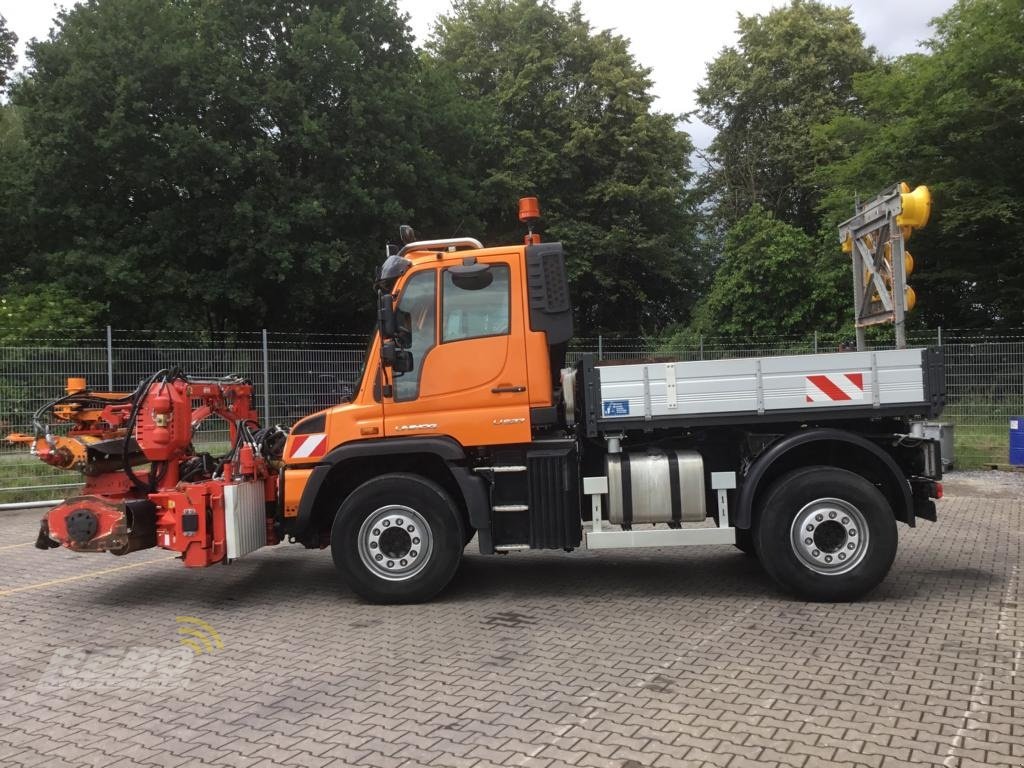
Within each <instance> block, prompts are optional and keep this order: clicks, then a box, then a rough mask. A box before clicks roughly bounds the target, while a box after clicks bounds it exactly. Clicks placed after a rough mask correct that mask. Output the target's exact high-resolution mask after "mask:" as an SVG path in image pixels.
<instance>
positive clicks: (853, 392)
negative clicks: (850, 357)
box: [805, 373, 864, 403]
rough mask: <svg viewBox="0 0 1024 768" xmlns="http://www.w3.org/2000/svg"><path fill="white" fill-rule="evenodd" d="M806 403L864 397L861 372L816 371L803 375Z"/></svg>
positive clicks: (860, 398) (861, 398)
mask: <svg viewBox="0 0 1024 768" xmlns="http://www.w3.org/2000/svg"><path fill="white" fill-rule="evenodd" d="M805 384H806V394H807V402H808V403H825V402H829V403H832V402H838V401H845V400H863V399H864V374H863V373H818V374H815V375H813V376H807V377H805Z"/></svg>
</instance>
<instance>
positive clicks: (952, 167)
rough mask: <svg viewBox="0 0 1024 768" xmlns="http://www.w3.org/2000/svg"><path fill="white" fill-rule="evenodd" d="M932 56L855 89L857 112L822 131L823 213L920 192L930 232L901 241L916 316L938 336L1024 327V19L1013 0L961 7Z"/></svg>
mask: <svg viewBox="0 0 1024 768" xmlns="http://www.w3.org/2000/svg"><path fill="white" fill-rule="evenodd" d="M928 48H929V49H930V52H929V53H927V54H914V55H910V56H905V57H902V58H900V59H898V60H896V61H893V62H890V63H887V64H886V65H885V66H884V67H881V68H879V69H878V70H876V71H874V72H872V73H870V74H869V75H866V76H863V77H860V78H858V79H857V84H856V92H857V97H858V99H859V101H860V102H861V103H862V104H863V113H862V114H859V115H848V116H845V117H842V118H836V119H834V120H833V121H831V123H830V124H829V125H828V126H827V128H825V129H824V130H823V131H821V135H822V136H823V137H824V139H825V140H826V141H828V142H831V146H832V148H833V151H835V152H837V154H838V155H839V156H840V157H841V159H840V160H838V161H837V162H834V163H832V164H830V165H829V166H827V167H825V168H823V169H822V171H821V173H820V179H821V181H822V183H823V184H830V185H831V192H830V194H829V196H828V198H827V199H826V201H825V210H826V213H829V214H830V217H829V218H831V219H833V220H836V219H839V218H845V217H847V216H849V215H852V206H851V201H852V199H853V195H854V194H855V193H859V194H861V195H868V196H870V195H873V194H875V193H877V192H878V191H879V190H880V189H881V188H882V187H883V186H886V185H888V184H892V183H893V182H895V181H898V180H900V179H905V180H907V181H908V182H911V183H915V184H927V185H928V186H929V187H930V189H931V190H932V193H933V196H934V200H935V202H934V207H933V211H934V215H933V218H932V222H931V223H930V224H929V225H928V226H927V227H926V228H925V229H923V230H921V232H920V233H918V234H915V235H914V236H913V239H912V240H911V241H910V242H909V243H908V248H910V249H911V250H912V252H913V254H914V257H915V259H916V261H917V269H916V272H915V274H914V275H912V276H911V278H910V281H909V282H910V283H911V284H912V285H914V286H916V290H917V294H918V298H919V306H920V310H919V317H920V319H921V321H924V322H927V323H929V324H932V325H945V326H947V327H993V326H999V325H1002V326H1006V327H1015V328H1017V327H1020V326H1021V325H1022V324H1024V303H1022V302H1021V296H1022V295H1024V131H1022V129H1021V116H1022V115H1024V14H1022V13H1021V5H1020V2H1019V1H1017V0H960V2H958V3H957V4H956V5H954V6H953V7H952V8H951V9H950V10H949V11H948V12H947V13H946V14H945V15H943V16H941V17H940V18H939V19H937V20H936V22H935V36H934V37H933V38H932V39H931V40H930V41H929V42H928Z"/></svg>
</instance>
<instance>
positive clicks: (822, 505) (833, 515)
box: [789, 498, 870, 576]
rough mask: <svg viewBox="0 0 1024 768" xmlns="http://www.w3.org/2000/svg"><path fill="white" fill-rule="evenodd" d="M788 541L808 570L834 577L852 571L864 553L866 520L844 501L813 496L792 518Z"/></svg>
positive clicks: (866, 543) (867, 542)
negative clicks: (812, 499)
mask: <svg viewBox="0 0 1024 768" xmlns="http://www.w3.org/2000/svg"><path fill="white" fill-rule="evenodd" d="M789 543H790V546H791V547H792V548H793V552H794V553H795V554H796V556H797V557H798V558H799V559H800V562H801V563H803V564H804V565H805V566H807V567H808V568H810V569H811V570H812V571H814V572H815V573H821V574H824V575H826V576H838V575H839V574H842V573H848V572H849V571H852V570H853V569H854V568H856V567H857V566H858V565H860V563H861V561H862V560H863V559H864V558H865V557H866V556H867V553H868V545H869V543H870V542H869V535H868V523H867V520H866V519H865V518H864V514H863V513H862V512H861V511H860V510H859V509H857V507H855V506H854V505H853V504H851V503H850V502H848V501H844V500H843V499H832V498H825V499H815V500H814V501H812V502H811V503H810V504H807V505H806V506H805V507H803V509H801V510H800V511H799V512H797V513H796V517H794V518H793V525H792V526H791V527H790V535H789Z"/></svg>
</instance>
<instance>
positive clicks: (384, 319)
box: [378, 293, 398, 339]
mask: <svg viewBox="0 0 1024 768" xmlns="http://www.w3.org/2000/svg"><path fill="white" fill-rule="evenodd" d="M378 316H379V319H380V336H381V338H382V339H393V338H395V336H397V335H398V322H397V321H396V319H395V297H394V296H392V295H391V294H390V293H382V294H380V307H379V310H378Z"/></svg>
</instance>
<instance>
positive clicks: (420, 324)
mask: <svg viewBox="0 0 1024 768" xmlns="http://www.w3.org/2000/svg"><path fill="white" fill-rule="evenodd" d="M436 278H437V273H436V272H435V271H434V270H433V269H431V270H427V271H426V272H420V273H418V274H415V275H413V276H412V277H410V278H409V280H408V282H407V283H406V284H405V289H404V290H403V291H402V295H401V297H400V298H399V299H398V304H397V306H396V307H395V313H396V315H397V320H398V327H399V329H400V330H401V334H402V335H403V336H405V335H406V334H408V336H407V339H409V340H410V341H411V343H410V344H409V345H408V347H407V349H408V350H409V351H410V352H412V363H413V368H412V370H411V371H408V372H407V373H403V374H402V375H400V376H395V379H394V385H395V400H396V401H401V400H415V399H416V397H417V395H419V391H420V372H421V371H422V370H423V358H424V357H426V355H427V353H428V352H429V351H430V350H431V348H432V347H433V346H434V344H436V343H437V279H436Z"/></svg>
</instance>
